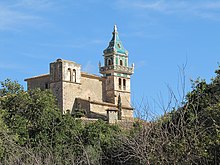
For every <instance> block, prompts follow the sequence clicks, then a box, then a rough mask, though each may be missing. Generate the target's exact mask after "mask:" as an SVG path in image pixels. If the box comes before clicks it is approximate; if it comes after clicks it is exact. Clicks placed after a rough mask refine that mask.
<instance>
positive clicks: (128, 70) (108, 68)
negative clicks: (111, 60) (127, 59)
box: [99, 65, 134, 75]
mask: <svg viewBox="0 0 220 165" xmlns="http://www.w3.org/2000/svg"><path fill="white" fill-rule="evenodd" d="M110 71H114V72H119V73H126V74H129V75H132V74H133V73H134V67H127V66H122V65H109V66H103V67H100V68H99V72H100V73H101V74H106V73H109V72H110Z"/></svg>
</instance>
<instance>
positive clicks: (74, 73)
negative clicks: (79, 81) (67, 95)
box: [73, 69, 76, 82]
mask: <svg viewBox="0 0 220 165" xmlns="http://www.w3.org/2000/svg"><path fill="white" fill-rule="evenodd" d="M73 82H76V70H75V69H73Z"/></svg>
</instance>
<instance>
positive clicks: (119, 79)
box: [118, 78, 121, 89]
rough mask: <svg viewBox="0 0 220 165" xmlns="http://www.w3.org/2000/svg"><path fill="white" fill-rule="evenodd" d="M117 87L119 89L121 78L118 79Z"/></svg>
mask: <svg viewBox="0 0 220 165" xmlns="http://www.w3.org/2000/svg"><path fill="white" fill-rule="evenodd" d="M118 87H119V89H121V78H119V79H118Z"/></svg>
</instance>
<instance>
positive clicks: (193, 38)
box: [0, 0, 220, 114]
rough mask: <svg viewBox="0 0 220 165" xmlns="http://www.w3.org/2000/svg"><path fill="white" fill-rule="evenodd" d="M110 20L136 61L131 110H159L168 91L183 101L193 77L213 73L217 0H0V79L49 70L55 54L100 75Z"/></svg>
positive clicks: (219, 36) (218, 53)
mask: <svg viewBox="0 0 220 165" xmlns="http://www.w3.org/2000/svg"><path fill="white" fill-rule="evenodd" d="M115 24H116V25H117V27H118V32H119V36H120V39H121V40H122V42H123V45H124V47H125V48H126V49H127V50H128V51H129V63H130V65H131V64H132V63H134V64H135V73H134V75H133V76H132V78H131V92H132V104H133V106H134V107H135V108H136V109H143V108H149V107H150V109H151V111H152V112H153V113H155V114H161V112H162V111H161V110H162V109H164V108H165V109H166V106H167V105H169V100H170V98H171V96H172V93H174V94H175V96H176V98H177V100H181V98H182V96H183V95H185V94H186V93H187V92H188V91H190V90H191V83H190V80H195V79H197V78H198V77H201V78H203V79H206V80H207V81H209V80H210V79H211V78H212V77H214V76H215V74H214V71H215V70H216V69H217V68H218V62H219V57H220V46H219V45H220V32H219V31H220V1H215V0H185V1H184V0H105V1H103V0H80V1H77V0H0V81H2V80H5V79H6V78H10V79H12V80H17V81H18V82H19V83H21V84H22V85H24V86H25V87H26V83H25V82H24V79H25V78H28V77H32V76H36V75H39V74H44V73H48V71H49V63H50V62H53V61H55V60H56V59H57V58H62V59H66V60H71V61H75V62H77V63H79V64H81V65H82V70H83V71H85V72H89V73H93V74H97V75H99V72H98V62H99V61H101V62H102V64H103V56H102V55H103V50H104V49H105V48H106V47H107V46H108V43H109V41H110V39H111V37H112V31H113V27H114V25H115ZM183 70H184V73H183ZM183 86H184V88H183ZM183 89H184V90H183Z"/></svg>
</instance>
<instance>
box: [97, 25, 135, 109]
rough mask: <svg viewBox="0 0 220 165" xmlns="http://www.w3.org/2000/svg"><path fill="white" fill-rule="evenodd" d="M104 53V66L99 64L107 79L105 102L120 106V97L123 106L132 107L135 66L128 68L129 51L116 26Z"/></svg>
mask: <svg viewBox="0 0 220 165" xmlns="http://www.w3.org/2000/svg"><path fill="white" fill-rule="evenodd" d="M103 53H104V55H103V56H104V66H101V64H99V71H100V73H101V74H102V75H103V77H104V78H105V87H104V88H105V89H104V90H105V93H106V96H105V101H106V102H109V103H113V104H118V98H119V96H120V98H121V103H122V106H126V107H131V103H130V95H131V94H130V76H131V75H132V74H133V73H134V65H132V67H129V66H128V51H127V50H126V49H125V48H124V47H123V45H122V42H121V40H120V39H119V36H118V31H117V27H116V25H115V26H114V30H113V32H112V39H111V41H110V42H109V45H108V47H107V48H106V49H105V50H104V51H103Z"/></svg>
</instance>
